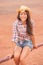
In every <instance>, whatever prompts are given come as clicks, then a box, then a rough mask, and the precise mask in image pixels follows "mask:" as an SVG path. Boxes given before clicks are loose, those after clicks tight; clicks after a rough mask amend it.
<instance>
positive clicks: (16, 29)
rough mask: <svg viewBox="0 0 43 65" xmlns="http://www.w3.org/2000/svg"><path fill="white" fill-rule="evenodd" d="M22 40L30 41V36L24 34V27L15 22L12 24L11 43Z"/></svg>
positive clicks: (17, 21) (19, 22)
mask: <svg viewBox="0 0 43 65" xmlns="http://www.w3.org/2000/svg"><path fill="white" fill-rule="evenodd" d="M23 40H30V36H28V35H27V33H26V25H23V24H22V22H21V21H19V20H16V21H15V22H14V23H13V37H12V41H14V42H16V43H17V42H18V41H23Z"/></svg>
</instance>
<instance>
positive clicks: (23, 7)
mask: <svg viewBox="0 0 43 65" xmlns="http://www.w3.org/2000/svg"><path fill="white" fill-rule="evenodd" d="M25 10H27V11H29V13H30V14H31V10H30V8H29V7H27V6H25V5H22V6H20V8H19V9H18V10H17V12H18V13H19V12H21V11H25Z"/></svg>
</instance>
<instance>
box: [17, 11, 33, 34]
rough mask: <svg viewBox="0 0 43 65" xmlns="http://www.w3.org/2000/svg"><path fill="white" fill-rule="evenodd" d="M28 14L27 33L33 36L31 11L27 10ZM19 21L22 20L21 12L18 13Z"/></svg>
mask: <svg viewBox="0 0 43 65" xmlns="http://www.w3.org/2000/svg"><path fill="white" fill-rule="evenodd" d="M25 12H26V14H27V20H26V24H27V30H26V31H27V33H28V34H29V35H33V29H32V23H31V18H30V13H29V11H27V10H25ZM17 18H18V20H21V19H20V12H19V13H18V16H17Z"/></svg>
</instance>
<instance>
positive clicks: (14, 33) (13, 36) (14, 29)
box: [12, 21, 18, 43]
mask: <svg viewBox="0 0 43 65" xmlns="http://www.w3.org/2000/svg"><path fill="white" fill-rule="evenodd" d="M12 31H13V33H12V41H13V42H15V43H17V42H18V31H17V21H15V22H14V23H13V29H12Z"/></svg>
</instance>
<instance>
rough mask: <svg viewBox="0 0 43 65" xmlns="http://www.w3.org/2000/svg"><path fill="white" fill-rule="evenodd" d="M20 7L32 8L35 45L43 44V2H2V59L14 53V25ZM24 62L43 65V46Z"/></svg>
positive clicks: (0, 31) (10, 64) (4, 0)
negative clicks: (12, 40)
mask: <svg viewBox="0 0 43 65" xmlns="http://www.w3.org/2000/svg"><path fill="white" fill-rule="evenodd" d="M20 5H27V6H28V7H30V8H31V10H32V16H31V17H32V19H33V20H34V21H33V33H34V36H35V43H36V44H40V43H43V0H0V59H1V58H3V57H5V56H6V55H8V54H12V53H13V46H12V42H11V39H12V24H13V22H14V21H15V19H16V16H17V11H16V9H17V8H19V6H20ZM27 60H28V61H27ZM24 62H25V63H24V65H43V46H41V47H39V48H38V49H34V50H33V51H32V52H31V53H30V54H29V55H28V57H27V58H26V59H25V60H24ZM0 65H15V62H14V60H13V59H11V60H8V61H6V62H3V63H0Z"/></svg>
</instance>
